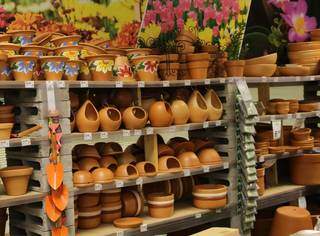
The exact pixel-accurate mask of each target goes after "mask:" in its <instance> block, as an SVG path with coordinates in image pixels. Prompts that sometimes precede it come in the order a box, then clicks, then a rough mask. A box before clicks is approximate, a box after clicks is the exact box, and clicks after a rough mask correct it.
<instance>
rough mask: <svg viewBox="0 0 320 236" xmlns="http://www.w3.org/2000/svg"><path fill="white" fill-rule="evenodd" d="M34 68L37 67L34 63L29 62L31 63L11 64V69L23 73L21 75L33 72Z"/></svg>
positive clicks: (19, 62)
mask: <svg viewBox="0 0 320 236" xmlns="http://www.w3.org/2000/svg"><path fill="white" fill-rule="evenodd" d="M34 66H35V63H34V61H29V62H24V61H18V62H15V63H12V64H11V69H12V70H15V71H17V72H21V73H25V74H26V73H28V72H32V71H33V68H34Z"/></svg>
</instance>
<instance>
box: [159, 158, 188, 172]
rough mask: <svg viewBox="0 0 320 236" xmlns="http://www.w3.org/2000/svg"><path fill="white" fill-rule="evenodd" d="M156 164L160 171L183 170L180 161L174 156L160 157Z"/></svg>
mask: <svg viewBox="0 0 320 236" xmlns="http://www.w3.org/2000/svg"><path fill="white" fill-rule="evenodd" d="M158 166H159V167H158V169H159V170H158V171H159V172H160V173H177V172H182V171H183V169H182V166H181V163H180V161H179V160H178V159H177V158H176V157H174V156H163V157H160V158H159V160H158Z"/></svg>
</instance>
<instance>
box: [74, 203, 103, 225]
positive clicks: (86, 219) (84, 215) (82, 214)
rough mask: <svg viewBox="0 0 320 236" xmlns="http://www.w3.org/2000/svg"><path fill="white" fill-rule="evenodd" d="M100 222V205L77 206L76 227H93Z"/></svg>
mask: <svg viewBox="0 0 320 236" xmlns="http://www.w3.org/2000/svg"><path fill="white" fill-rule="evenodd" d="M100 223H101V206H100V205H98V206H94V207H79V218H78V227H79V228H80V229H93V228H96V227H98V226H99V225H100Z"/></svg>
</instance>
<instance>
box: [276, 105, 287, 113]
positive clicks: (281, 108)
mask: <svg viewBox="0 0 320 236" xmlns="http://www.w3.org/2000/svg"><path fill="white" fill-rule="evenodd" d="M289 104H290V102H277V104H276V110H277V113H278V114H288V113H289V111H290V108H289Z"/></svg>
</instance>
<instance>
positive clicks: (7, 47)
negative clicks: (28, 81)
mask: <svg viewBox="0 0 320 236" xmlns="http://www.w3.org/2000/svg"><path fill="white" fill-rule="evenodd" d="M20 48H21V46H19V45H16V44H13V43H0V52H1V53H3V54H5V55H7V56H14V55H17V54H19V50H20Z"/></svg>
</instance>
